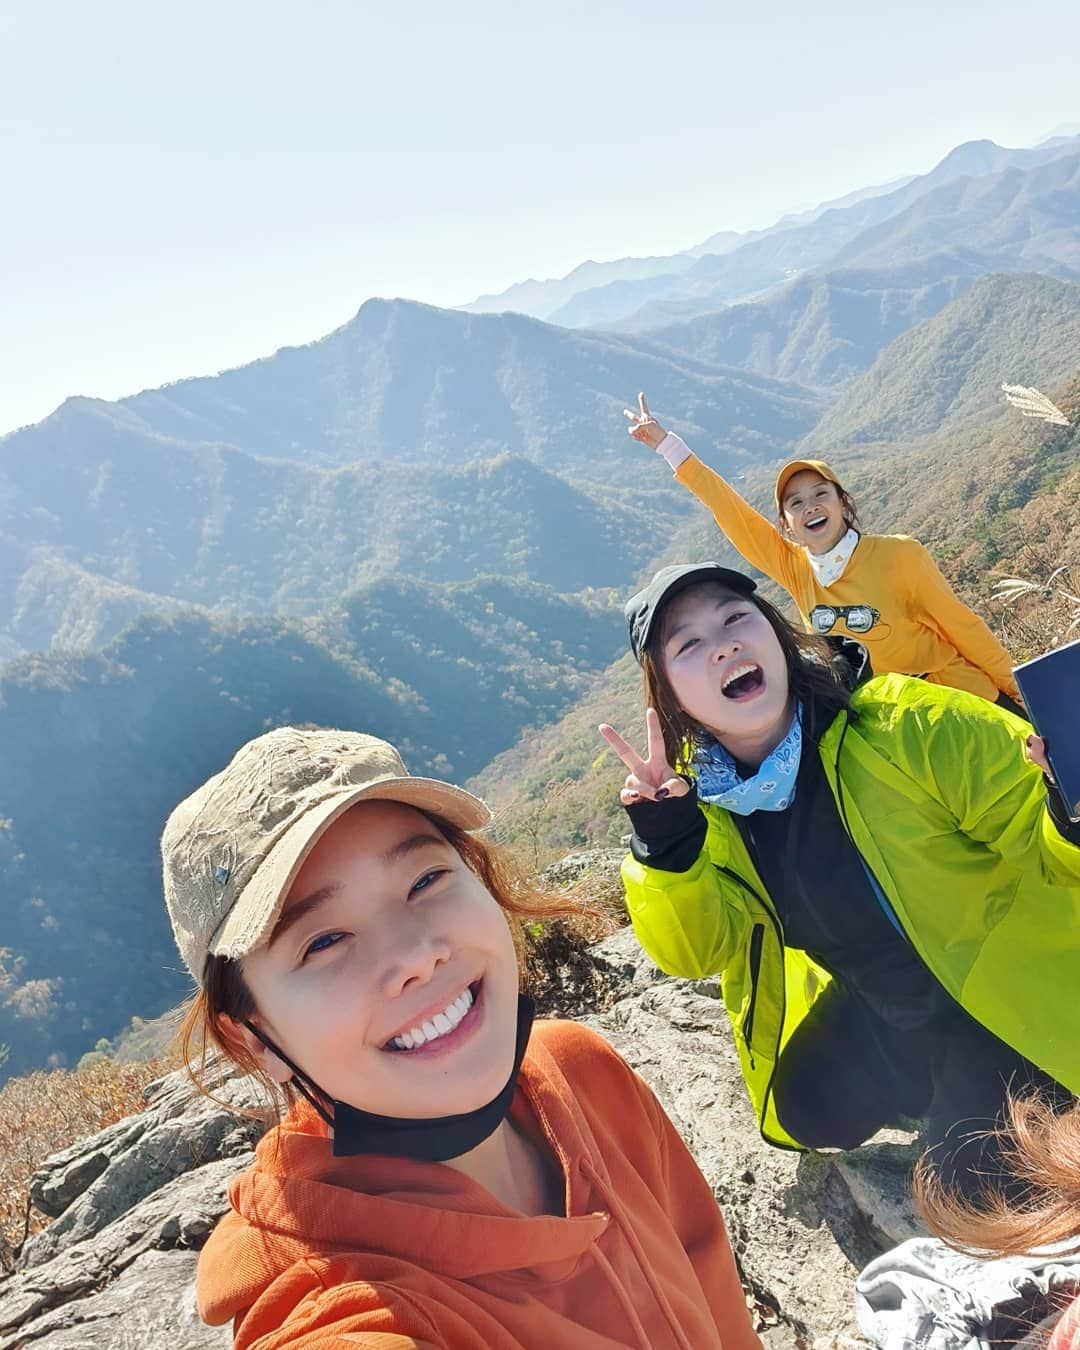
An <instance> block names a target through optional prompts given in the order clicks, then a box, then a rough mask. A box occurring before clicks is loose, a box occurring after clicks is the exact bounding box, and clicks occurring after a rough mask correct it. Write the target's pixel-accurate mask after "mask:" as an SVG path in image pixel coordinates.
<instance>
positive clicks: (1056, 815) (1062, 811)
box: [649, 774, 1080, 848]
mask: <svg viewBox="0 0 1080 1350" xmlns="http://www.w3.org/2000/svg"><path fill="white" fill-rule="evenodd" d="M1043 782H1044V783H1045V784H1046V809H1047V811H1048V812H1049V813H1050V819H1051V820H1052V821H1053V822H1054V825H1055V826H1056V827H1057V832H1058V834H1060V835H1061V836H1062V837H1063V838H1064V839H1067V840H1068V841H1069V843H1070V844H1076V846H1077V847H1078V848H1080V821H1076V820H1070V819H1069V811H1068V808H1067V807H1066V805H1065V798H1064V797H1063V796H1062V795H1061V789H1060V788H1059V787H1058V785H1057V784H1056V783H1052V782H1051V781H1050V779H1049V778H1047V776H1046V774H1043ZM649 804H650V806H651V805H652V803H651V802H650V803H649Z"/></svg>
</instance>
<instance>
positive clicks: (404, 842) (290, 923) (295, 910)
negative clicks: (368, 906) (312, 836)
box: [266, 830, 448, 947]
mask: <svg viewBox="0 0 1080 1350" xmlns="http://www.w3.org/2000/svg"><path fill="white" fill-rule="evenodd" d="M447 842H448V841H447V840H446V839H444V838H443V836H442V835H441V834H433V833H431V831H429V830H420V831H417V833H416V834H411V835H409V836H408V838H406V839H401V840H399V841H398V842H397V843H396V844H392V845H391V846H390V847H389V848H388V849H387V850H386V852H385V853H384V854H383V855H382V856H383V861H384V862H387V863H393V862H400V861H401V859H402V858H406V857H408V855H409V854H410V853H415V852H416V850H417V849H419V848H423V847H424V846H425V845H426V844H447ZM340 890H341V885H340V883H338V882H336V881H335V882H331V883H330V884H329V885H326V886H320V887H319V889H318V890H317V891H312V892H311V894H310V895H305V896H304V898H303V899H302V900H297V901H295V902H294V903H293V904H291V905H290V906H289V908H288V909H287V910H286V911H285V912H284V914H282V916H281V917H280V918H279V919H278V921H277V923H276V924H275V925H274V931H273V932H272V933H271V934H270V940H269V941H268V942H267V944H266V945H267V947H272V946H273V945H274V943H275V942H277V940H278V939H279V938H281V937H284V936H285V934H286V933H287V932H288V931H289V929H290V928H292V927H294V926H295V925H296V924H298V923H299V922H300V921H301V920H302V919H306V918H307V917H308V915H309V914H311V913H313V911H315V910H317V909H319V908H320V906H322V905H325V904H326V902H327V901H328V900H332V899H333V898H334V896H335V895H337V893H338V892H339V891H340Z"/></svg>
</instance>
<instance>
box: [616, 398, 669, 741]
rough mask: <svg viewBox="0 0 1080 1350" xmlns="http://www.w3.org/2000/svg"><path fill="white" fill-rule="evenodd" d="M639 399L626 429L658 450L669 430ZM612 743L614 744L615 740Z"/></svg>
mask: <svg viewBox="0 0 1080 1350" xmlns="http://www.w3.org/2000/svg"><path fill="white" fill-rule="evenodd" d="M637 401H638V410H637V412H634V410H633V409H632V408H624V409H623V416H624V417H628V418H629V419H630V425H629V426H628V427H627V428H626V430H627V432H628V434H629V435H631V436H633V438H634V440H635V441H641V443H642V445H647V446H648V447H649V448H650V449H651V450H656V449H657V448H658V447H659V445H660V442H661V441H662V440H663V439H664V437H665V436H666V435H667V431H666V430H665V429H664V428H663V427H662V426H661V425H660V423H659V422H658V421H657V420H656V418H655V417H654V416H653V415H652V413H651V412H650V411H649V405H648V404H647V403H646V402H645V395H644V394H638V396H637ZM612 744H613V745H614V742H612ZM623 744H624V745H625V744H626V742H625V741H624V742H623ZM616 748H617V747H616Z"/></svg>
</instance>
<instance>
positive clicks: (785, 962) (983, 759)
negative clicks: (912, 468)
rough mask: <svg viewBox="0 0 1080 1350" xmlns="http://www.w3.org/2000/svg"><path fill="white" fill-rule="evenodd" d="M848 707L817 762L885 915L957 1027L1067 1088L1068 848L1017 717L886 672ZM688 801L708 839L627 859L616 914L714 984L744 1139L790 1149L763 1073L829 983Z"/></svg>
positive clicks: (1073, 866) (671, 967)
mask: <svg viewBox="0 0 1080 1350" xmlns="http://www.w3.org/2000/svg"><path fill="white" fill-rule="evenodd" d="M852 706H853V708H854V709H855V711H856V713H857V716H856V717H855V718H853V719H849V718H848V715H847V714H846V713H840V714H839V715H838V716H837V717H836V719H835V720H834V721H833V723H832V725H831V726H830V727H829V728H828V730H827V731H826V732H825V734H824V736H822V738H821V741H820V745H819V749H820V754H821V759H822V763H823V766H824V769H825V775H826V777H827V779H828V781H829V786H830V788H831V789H832V793H833V797H834V798H835V799H836V801H837V805H838V807H839V809H840V814H841V818H842V819H843V820H844V821H845V823H846V825H847V829H848V832H849V834H850V835H851V837H852V839H853V840H854V842H855V845H856V847H857V848H858V849H859V852H860V853H861V854H862V856H863V858H864V859H865V860H866V862H867V864H868V865H869V866H870V868H871V869H872V870H873V873H874V875H875V877H876V878H877V880H878V882H879V883H880V885H881V887H882V889H883V891H884V893H885V895H886V897H887V899H888V901H889V903H890V904H891V905H892V907H893V910H894V913H895V916H896V918H897V919H898V920H899V922H900V924H901V926H902V927H903V929H904V931H905V933H906V934H907V936H908V938H909V940H910V941H911V943H912V945H913V946H914V947H915V950H916V951H917V952H918V953H919V955H920V956H921V957H922V959H923V960H924V961H925V962H926V964H927V966H928V967H929V968H930V970H932V971H933V973H934V974H935V975H936V976H937V978H938V979H939V980H940V981H941V983H942V984H943V985H944V986H945V988H946V989H947V990H948V991H949V993H950V994H952V996H953V997H954V998H955V999H957V1000H958V1001H959V1002H960V1003H961V1004H962V1005H963V1006H964V1007H965V1008H966V1009H967V1011H968V1012H969V1013H971V1015H972V1016H973V1017H975V1018H976V1019H977V1020H978V1021H979V1022H981V1023H982V1024H983V1025H984V1026H985V1027H987V1028H988V1029H989V1030H990V1031H992V1032H993V1033H994V1034H995V1035H996V1036H999V1037H1000V1038H1001V1039H1002V1040H1003V1041H1006V1042H1007V1043H1008V1044H1009V1045H1011V1046H1013V1047H1014V1049H1016V1050H1018V1051H1019V1052H1020V1053H1021V1054H1022V1055H1025V1056H1026V1057H1027V1058H1028V1059H1030V1060H1032V1061H1033V1062H1034V1063H1035V1064H1037V1065H1039V1066H1040V1067H1041V1068H1042V1069H1044V1070H1045V1071H1046V1072H1047V1073H1049V1074H1051V1075H1052V1076H1053V1077H1054V1078H1056V1079H1057V1080H1058V1081H1059V1082H1061V1083H1064V1084H1065V1086H1066V1087H1068V1088H1069V1089H1070V1090H1071V1091H1073V1092H1076V1093H1080V848H1078V847H1077V846H1076V845H1074V844H1071V843H1069V842H1068V840H1066V839H1064V838H1063V837H1062V835H1061V834H1060V833H1059V831H1058V829H1057V827H1056V826H1055V825H1054V822H1053V821H1052V820H1051V818H1050V816H1049V814H1048V812H1047V810H1046V790H1045V787H1044V784H1043V779H1042V774H1041V772H1040V771H1039V769H1038V768H1037V767H1036V766H1035V765H1034V764H1032V763H1031V762H1030V761H1029V760H1028V759H1027V757H1026V755H1025V753H1024V740H1025V735H1026V731H1025V730H1024V728H1023V726H1022V724H1021V723H1020V722H1019V721H1018V720H1017V719H1016V718H1014V717H1012V716H1010V714H1008V713H1005V712H1003V711H1002V710H1001V709H1000V708H997V707H995V706H994V705H993V704H992V703H989V702H987V701H986V700H985V699H981V698H977V697H975V696H974V695H972V694H967V693H964V692H962V691H958V690H952V689H945V688H943V687H939V686H935V685H930V684H927V683H926V682H925V681H924V680H918V679H912V678H909V677H908V676H904V675H881V676H877V677H875V678H873V679H871V680H868V681H867V682H866V683H865V684H863V685H862V686H860V687H859V688H858V689H856V691H855V692H854V694H853V695H852ZM810 752H811V750H810V745H809V743H807V745H806V750H805V753H810ZM701 809H702V811H703V812H704V813H705V816H706V819H707V822H708V832H707V835H706V839H705V845H704V848H703V849H702V852H701V853H700V854H699V856H698V858H697V860H696V861H695V863H694V865H693V867H691V868H690V870H689V871H687V872H664V871H661V870H660V869H658V868H652V867H647V866H645V865H643V864H642V863H639V862H637V861H636V860H635V859H634V858H633V857H627V859H626V861H625V862H624V864H623V881H624V883H625V886H626V901H627V908H628V909H629V912H630V918H631V921H632V922H633V925H634V930H635V932H636V933H637V936H638V938H639V940H640V942H641V945H642V946H643V947H644V948H645V950H646V951H647V952H648V953H649V955H650V956H651V957H652V959H653V960H654V961H655V962H656V964H657V965H658V966H659V967H660V968H661V969H662V970H666V971H667V972H668V973H669V974H672V975H681V976H684V977H688V978H692V979H701V978H704V977H706V976H709V975H720V976H722V980H721V987H722V992H723V998H724V1003H725V1005H726V1007H727V1010H728V1014H729V1016H730V1018H731V1023H732V1026H733V1027H734V1030H735V1043H736V1046H737V1048H738V1052H739V1057H740V1060H741V1063H742V1070H743V1075H744V1077H745V1079H746V1085H747V1088H748V1090H749V1092H750V1097H751V1100H752V1101H753V1104H754V1108H755V1110H756V1111H757V1114H758V1120H759V1122H760V1125H761V1132H762V1134H763V1136H764V1137H765V1138H766V1139H767V1140H768V1141H769V1142H770V1143H773V1144H778V1145H780V1146H782V1147H789V1148H790V1147H795V1148H798V1147H800V1145H799V1143H798V1141H797V1140H796V1139H793V1138H792V1137H791V1136H790V1135H789V1134H787V1133H786V1132H785V1130H784V1129H783V1127H782V1126H781V1124H780V1122H779V1120H778V1119H777V1117H776V1113H775V1110H774V1107H773V1102H772V1098H771V1092H770V1088H771V1084H772V1078H773V1071H774V1069H775V1067H776V1063H777V1060H778V1059H779V1056H780V1053H781V1051H782V1049H783V1047H784V1045H785V1044H786V1043H787V1040H788V1039H789V1037H790V1036H791V1034H792V1032H793V1031H794V1030H795V1028H796V1027H797V1026H798V1025H799V1023H800V1022H801V1021H802V1019H803V1018H804V1017H805V1016H806V1013H807V1011H808V1010H809V1008H810V1005H811V1004H812V1003H813V1001H814V999H815V997H816V996H817V995H818V994H819V993H820V992H821V990H822V989H823V988H824V987H825V986H826V985H827V984H828V982H829V979H830V976H829V974H828V972H827V971H825V970H824V969H822V967H821V966H819V965H816V964H815V962H814V961H813V960H811V958H810V957H809V956H808V955H807V954H806V953H805V952H803V951H799V950H797V949H795V948H793V947H787V946H785V943H784V934H783V929H782V926H781V923H780V920H779V918H778V917H777V914H776V911H775V909H774V907H773V904H772V901H771V900H770V898H769V897H768V895H767V894H766V892H765V888H764V886H763V885H762V882H761V878H760V877H759V875H758V873H757V870H756V869H755V867H754V865H753V863H752V862H751V860H750V855H749V853H748V852H747V849H746V846H745V845H744V843H743V840H742V836H741V835H740V834H739V831H738V827H737V826H736V824H735V822H734V820H733V819H732V818H731V816H730V814H729V813H728V812H727V811H725V810H723V809H722V808H719V807H714V806H707V805H703V806H702V807H701Z"/></svg>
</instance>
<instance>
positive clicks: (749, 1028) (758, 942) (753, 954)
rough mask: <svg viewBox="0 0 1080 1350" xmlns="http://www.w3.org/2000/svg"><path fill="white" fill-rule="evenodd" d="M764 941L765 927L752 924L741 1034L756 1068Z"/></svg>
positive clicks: (751, 1065) (751, 1061)
mask: <svg viewBox="0 0 1080 1350" xmlns="http://www.w3.org/2000/svg"><path fill="white" fill-rule="evenodd" d="M764 939H765V925H764V924H763V923H756V924H754V928H753V931H752V932H751V934H750V1002H749V1004H748V1005H747V1008H746V1016H745V1017H744V1018H743V1024H742V1033H743V1040H744V1041H745V1042H746V1052H747V1054H748V1055H749V1056H750V1067H751V1068H752V1069H756V1068H757V1064H756V1063H755V1061H754V1044H753V1038H754V1010H755V1009H756V1007H757V992H758V975H759V974H760V973H761V947H762V943H763V942H764Z"/></svg>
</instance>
